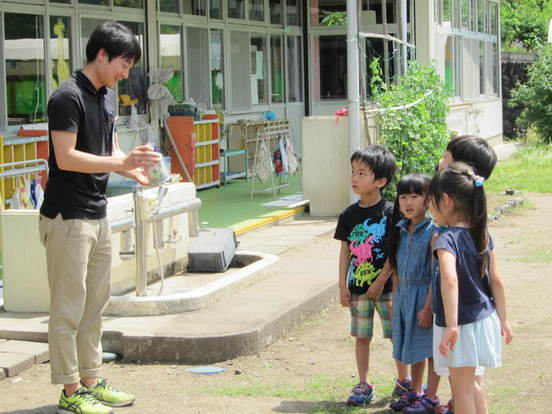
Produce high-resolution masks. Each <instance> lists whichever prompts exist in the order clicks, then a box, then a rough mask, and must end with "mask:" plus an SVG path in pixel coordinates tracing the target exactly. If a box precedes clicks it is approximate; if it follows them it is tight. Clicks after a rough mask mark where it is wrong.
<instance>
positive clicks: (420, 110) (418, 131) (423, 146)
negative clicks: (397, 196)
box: [370, 59, 451, 192]
mask: <svg viewBox="0 0 552 414" xmlns="http://www.w3.org/2000/svg"><path fill="white" fill-rule="evenodd" d="M370 69H371V72H372V78H371V84H370V89H371V91H372V100H373V101H374V102H375V103H376V104H377V105H378V106H379V107H380V108H393V107H397V106H404V105H407V104H410V103H412V102H416V101H417V100H419V99H420V98H422V97H423V96H424V95H425V94H426V93H427V92H429V91H431V93H430V94H429V95H428V96H426V97H425V98H424V99H422V100H421V101H420V102H419V103H418V104H417V105H414V106H411V107H409V108H407V109H402V110H389V111H385V112H380V113H378V135H379V137H380V142H381V143H382V144H383V145H385V146H386V147H387V148H389V150H390V151H391V152H392V153H393V154H394V155H395V157H396V158H397V166H398V168H397V174H396V177H402V176H404V175H406V174H409V173H413V172H418V173H423V174H433V172H434V171H435V166H436V165H437V163H438V161H439V158H440V157H441V156H442V155H443V151H444V149H445V147H446V144H447V142H448V141H449V130H448V126H447V124H446V116H447V113H448V110H449V108H448V105H447V103H448V99H449V97H450V95H451V93H450V91H448V90H447V89H446V88H445V86H444V84H443V82H442V80H441V78H440V76H439V75H438V74H437V72H436V71H435V69H434V68H433V67H431V66H423V65H422V64H420V63H419V62H417V61H411V62H410V63H409V66H408V71H407V74H406V76H404V77H400V78H399V79H397V81H396V82H395V83H393V84H390V85H387V84H385V83H384V82H383V79H382V75H381V67H380V64H379V61H378V60H377V59H374V60H373V61H372V63H371V64H370ZM393 188H394V186H393V185H392V186H391V189H390V190H389V191H390V192H393V191H394V190H393Z"/></svg>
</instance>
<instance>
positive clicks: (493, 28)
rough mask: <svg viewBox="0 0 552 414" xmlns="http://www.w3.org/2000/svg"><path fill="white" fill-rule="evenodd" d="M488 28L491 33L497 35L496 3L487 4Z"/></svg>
mask: <svg viewBox="0 0 552 414" xmlns="http://www.w3.org/2000/svg"><path fill="white" fill-rule="evenodd" d="M489 30H490V33H491V34H492V35H495V36H498V4H496V3H491V4H490V5H489Z"/></svg>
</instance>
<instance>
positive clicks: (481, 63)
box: [479, 41, 485, 95]
mask: <svg viewBox="0 0 552 414" xmlns="http://www.w3.org/2000/svg"><path fill="white" fill-rule="evenodd" d="M479 94H480V95H485V42H483V41H479Z"/></svg>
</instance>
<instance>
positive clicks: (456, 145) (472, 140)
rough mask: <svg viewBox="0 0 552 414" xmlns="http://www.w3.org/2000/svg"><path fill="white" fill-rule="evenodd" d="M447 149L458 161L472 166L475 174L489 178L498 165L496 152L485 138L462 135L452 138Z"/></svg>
mask: <svg viewBox="0 0 552 414" xmlns="http://www.w3.org/2000/svg"><path fill="white" fill-rule="evenodd" d="M447 151H448V152H450V154H451V155H452V158H453V159H454V161H456V162H463V163H465V164H468V165H469V166H471V167H472V168H473V170H474V172H475V174H477V175H480V176H482V177H483V178H485V179H488V178H489V177H490V176H491V173H492V172H493V169H494V167H495V166H496V154H495V152H494V150H493V149H492V148H491V146H490V145H489V144H488V143H487V141H485V140H484V139H483V138H480V137H477V136H475V135H460V136H458V137H456V138H453V139H451V140H450V142H449V143H448V145H447Z"/></svg>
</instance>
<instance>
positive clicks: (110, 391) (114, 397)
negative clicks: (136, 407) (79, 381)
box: [87, 379, 136, 407]
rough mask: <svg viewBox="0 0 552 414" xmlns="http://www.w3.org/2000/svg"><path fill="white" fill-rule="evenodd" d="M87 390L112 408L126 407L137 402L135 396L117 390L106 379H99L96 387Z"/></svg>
mask: <svg viewBox="0 0 552 414" xmlns="http://www.w3.org/2000/svg"><path fill="white" fill-rule="evenodd" d="M87 390H88V391H90V393H91V394H92V395H93V396H94V398H95V399H97V400H98V401H99V402H101V403H102V404H104V405H108V406H110V407H126V406H128V405H132V404H133V403H134V400H136V397H135V396H134V395H132V394H128V393H126V392H122V391H118V390H116V389H115V388H113V387H112V386H111V385H109V383H108V382H107V381H106V380H104V379H99V380H98V383H97V384H96V385H93V386H92V387H90V388H87Z"/></svg>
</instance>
